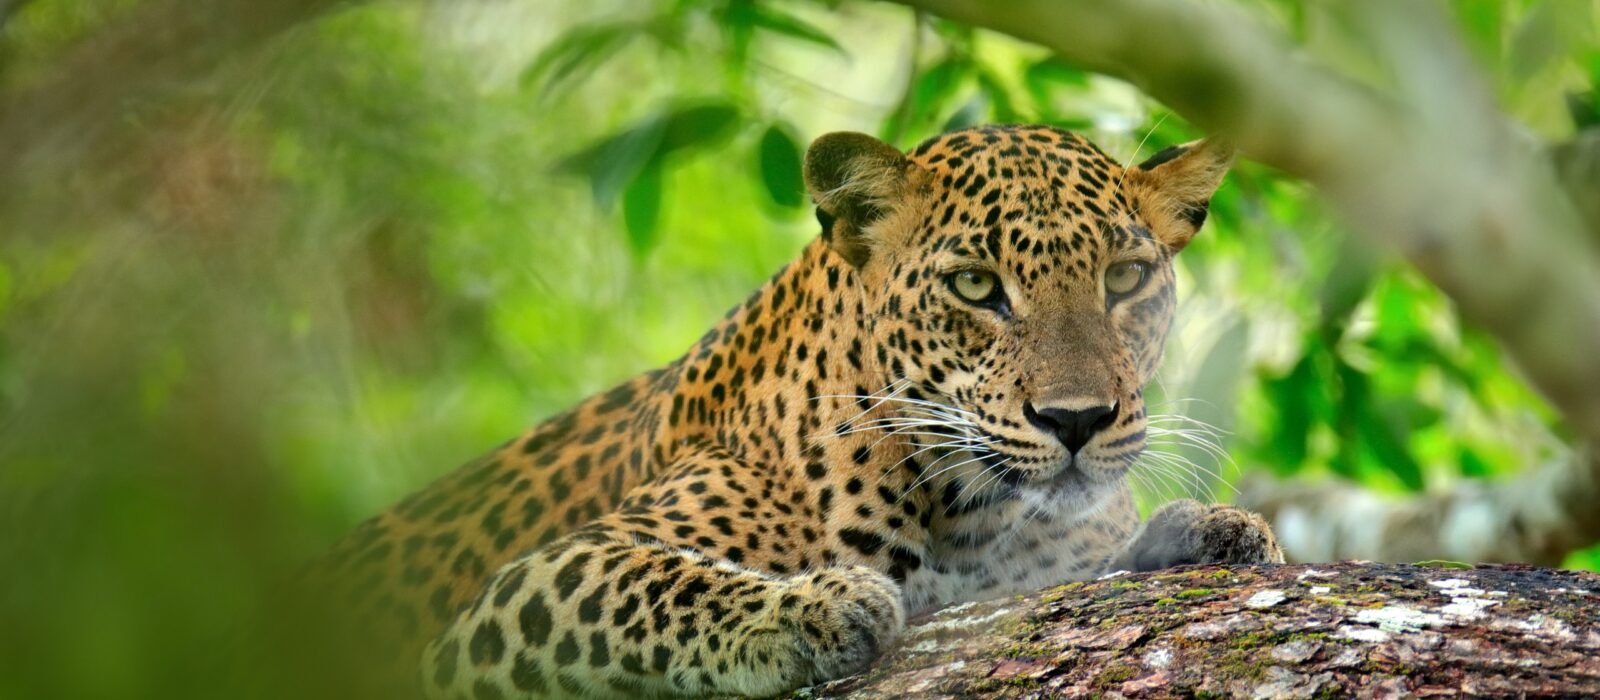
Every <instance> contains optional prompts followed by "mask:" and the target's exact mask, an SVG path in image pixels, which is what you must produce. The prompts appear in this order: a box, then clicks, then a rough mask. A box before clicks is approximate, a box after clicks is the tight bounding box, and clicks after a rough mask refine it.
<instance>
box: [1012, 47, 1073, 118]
mask: <svg viewBox="0 0 1600 700" xmlns="http://www.w3.org/2000/svg"><path fill="white" fill-rule="evenodd" d="M1022 84H1023V86H1024V87H1026V88H1027V89H1028V94H1029V95H1031V96H1032V97H1033V102H1034V105H1035V106H1036V107H1037V108H1038V109H1039V110H1040V112H1041V113H1043V114H1049V113H1051V112H1053V111H1054V110H1052V109H1051V108H1050V105H1051V102H1052V99H1051V98H1052V96H1053V95H1054V94H1055V91H1056V90H1058V89H1060V88H1063V87H1067V88H1072V89H1083V88H1086V87H1088V85H1089V74H1088V73H1086V72H1084V71H1083V70H1082V69H1080V68H1078V67H1076V66H1073V65H1071V64H1069V63H1067V62H1066V61H1063V60H1061V59H1060V58H1057V57H1055V56H1051V57H1050V58H1046V59H1044V60H1041V61H1038V62H1036V63H1033V64H1032V65H1029V66H1028V67H1027V69H1026V70H1024V71H1023V73H1022Z"/></svg>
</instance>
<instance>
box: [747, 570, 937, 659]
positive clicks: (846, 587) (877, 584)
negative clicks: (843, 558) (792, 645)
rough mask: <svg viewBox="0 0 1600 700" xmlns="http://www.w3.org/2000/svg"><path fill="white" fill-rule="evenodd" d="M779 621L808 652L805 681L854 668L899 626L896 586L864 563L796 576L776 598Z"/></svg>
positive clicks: (900, 610)
mask: <svg viewBox="0 0 1600 700" xmlns="http://www.w3.org/2000/svg"><path fill="white" fill-rule="evenodd" d="M778 605H779V620H780V621H781V624H782V625H783V626H784V627H785V628H786V629H787V630H788V631H789V632H791V633H792V634H795V635H796V636H797V637H798V639H799V641H800V643H801V647H802V648H803V649H804V651H803V654H804V655H805V656H806V657H808V658H807V659H806V661H807V662H808V663H807V664H806V665H807V666H809V667H810V669H811V674H810V675H811V677H810V678H809V679H807V682H809V683H817V682H822V681H827V680H832V679H835V678H839V677H842V676H847V675H849V674H852V673H855V672H857V671H860V670H861V669H863V668H866V667H867V665H868V664H870V663H872V661H873V659H876V658H877V657H878V655H879V654H881V653H883V651H884V650H886V649H888V648H889V646H890V645H891V644H893V643H894V640H895V639H896V638H897V637H899V636H900V630H901V629H902V628H904V627H905V621H906V615H905V608H904V607H903V606H902V605H901V602H900V586H899V585H897V584H896V583H895V582H894V580H893V579H891V578H889V577H888V576H885V575H883V574H881V573H878V572H877V571H874V570H872V569H868V568H865V567H859V566H856V567H847V568H837V569H824V570H822V571H817V572H814V573H810V574H805V575H802V576H796V577H795V578H794V579H792V580H791V581H790V583H789V586H787V590H786V591H784V593H783V595H782V596H781V597H780V600H779V602H778Z"/></svg>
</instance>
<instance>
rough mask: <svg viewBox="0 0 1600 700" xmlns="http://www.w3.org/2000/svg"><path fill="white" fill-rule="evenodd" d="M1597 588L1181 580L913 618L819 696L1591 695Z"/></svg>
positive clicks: (1413, 571)
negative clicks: (878, 654) (889, 643)
mask: <svg viewBox="0 0 1600 700" xmlns="http://www.w3.org/2000/svg"><path fill="white" fill-rule="evenodd" d="M1597 596H1600V576H1596V575H1594V574H1588V573H1575V572H1566V571H1553V570H1548V569H1532V568H1528V567H1516V568H1512V567H1478V568H1475V569H1448V568H1424V567H1417V566H1409V565H1381V564H1360V563H1345V564H1327V565H1318V566H1316V567H1314V568H1313V567H1308V566H1279V567H1263V568H1247V569H1238V570H1235V571H1230V570H1228V569H1221V568H1214V567H1203V568H1187V569H1178V570H1170V571H1163V572H1157V573H1154V574H1140V575H1134V576H1126V575H1125V576H1121V577H1117V578H1113V579H1111V580H1106V581H1100V582H1095V583H1087V584H1083V583H1077V584H1069V585H1067V586H1063V587H1061V588H1057V589H1054V590H1047V591H1044V592H1042V593H1040V594H1036V595H1033V596H1029V597H1026V598H1020V599H1014V600H1005V601H995V602H990V603H981V604H976V605H962V606H956V607H953V608H949V609H946V610H944V611H941V612H938V613H935V614H933V615H931V616H928V617H925V618H923V619H921V620H919V621H913V623H912V626H911V628H910V629H909V630H908V632H907V634H906V636H905V637H904V638H903V640H902V641H901V643H900V644H899V646H898V647H897V648H896V649H894V650H893V651H891V652H890V653H889V654H887V655H886V656H885V657H884V658H883V659H881V660H880V662H879V663H878V664H876V665H875V666H874V668H873V669H872V670H870V671H867V672H865V673H862V674H861V675H859V676H855V677H852V678H847V679H843V680H840V681H835V682H833V683H829V684H826V685H823V686H819V687H817V688H814V689H813V690H812V693H813V694H814V696H816V697H827V698H835V697H838V698H893V697H1091V696H1106V697H1115V696H1117V695H1119V694H1120V695H1121V696H1126V697H1134V698H1166V697H1196V696H1200V695H1209V696H1218V695H1227V696H1233V697H1274V698H1279V697H1300V698H1311V697H1335V696H1337V697H1375V696H1385V697H1402V696H1406V695H1408V694H1415V695H1417V696H1433V695H1444V696H1459V695H1475V696H1493V697H1517V696H1533V697H1539V696H1544V697H1548V696H1566V697H1575V696H1591V695H1596V694H1600V606H1596V605H1595V602H1596V598H1597Z"/></svg>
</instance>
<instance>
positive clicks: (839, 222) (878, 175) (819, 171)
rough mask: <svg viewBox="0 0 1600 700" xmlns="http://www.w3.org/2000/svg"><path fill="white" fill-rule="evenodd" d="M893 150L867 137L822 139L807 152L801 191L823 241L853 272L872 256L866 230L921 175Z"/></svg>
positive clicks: (842, 134) (826, 136) (844, 135)
mask: <svg viewBox="0 0 1600 700" xmlns="http://www.w3.org/2000/svg"><path fill="white" fill-rule="evenodd" d="M920 170H921V168H919V167H918V166H917V165H916V164H914V163H912V162H911V159H909V158H907V157H906V156H905V154H903V153H901V152H900V151H899V150H898V149H896V148H895V147H894V146H890V145H889V144H887V143H884V142H882V141H879V140H877V139H875V138H873V137H871V136H868V135H866V134H860V133H855V132H850V131H838V132H834V133H831V134H824V135H822V136H821V137H818V138H817V140H816V141H813V142H812V143H811V148H810V149H807V151H806V162H805V177H806V188H807V189H809V190H810V191H811V198H812V200H813V201H815V202H816V203H817V221H819V222H821V224H822V237H823V239H824V240H826V241H827V242H828V244H829V245H830V246H832V247H833V249H834V251H836V252H838V253H839V255H840V256H842V257H844V259H846V260H848V261H850V263H851V264H853V265H855V266H856V267H860V266H861V265H863V264H865V263H866V262H867V259H868V258H870V257H871V255H872V246H873V241H872V240H870V239H869V235H868V233H867V229H868V227H869V226H871V225H872V224H873V222H875V221H877V220H878V219H880V218H882V217H883V215H884V214H885V213H887V212H888V211H889V209H890V208H891V207H892V206H893V204H894V202H895V201H896V200H898V199H900V198H901V197H904V196H906V194H907V193H909V192H910V190H911V187H912V184H911V183H912V180H913V176H914V174H915V173H916V172H918V171H920Z"/></svg>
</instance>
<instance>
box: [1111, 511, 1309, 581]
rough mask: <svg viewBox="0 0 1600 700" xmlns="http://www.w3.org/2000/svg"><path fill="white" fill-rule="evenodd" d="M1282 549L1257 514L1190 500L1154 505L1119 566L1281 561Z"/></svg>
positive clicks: (1146, 568)
mask: <svg viewBox="0 0 1600 700" xmlns="http://www.w3.org/2000/svg"><path fill="white" fill-rule="evenodd" d="M1282 563H1283V550H1282V549H1281V548H1279V547H1278V538H1277V537H1274V536H1273V534H1272V527H1271V526H1269V525H1268V524H1267V522H1266V521H1265V520H1263V519H1262V518H1261V516H1259V515H1256V514H1255V513H1251V512H1250V511H1247V510H1244V509H1242V508H1235V507H1233V506H1227V505H1210V506H1208V505H1203V504H1201V503H1199V502H1197V501H1193V500H1188V499H1185V500H1181V501H1173V502H1171V503H1168V504H1166V505H1164V506H1162V507H1160V508H1158V509H1157V510H1156V512H1155V513H1153V514H1152V515H1151V516H1150V521H1149V522H1148V523H1146V524H1145V527H1144V530H1143V532H1141V533H1140V535H1139V539H1138V540H1137V541H1135V542H1134V544H1133V546H1132V547H1131V548H1130V551H1129V552H1128V555H1127V556H1126V557H1125V558H1124V563H1123V567H1124V568H1131V569H1133V570H1135V571H1153V570H1156V569H1165V568H1167V567H1170V566H1179V565H1182V564H1282Z"/></svg>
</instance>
